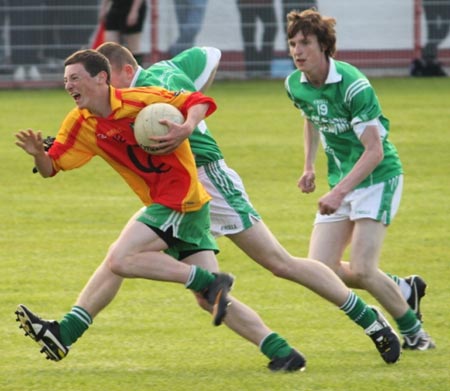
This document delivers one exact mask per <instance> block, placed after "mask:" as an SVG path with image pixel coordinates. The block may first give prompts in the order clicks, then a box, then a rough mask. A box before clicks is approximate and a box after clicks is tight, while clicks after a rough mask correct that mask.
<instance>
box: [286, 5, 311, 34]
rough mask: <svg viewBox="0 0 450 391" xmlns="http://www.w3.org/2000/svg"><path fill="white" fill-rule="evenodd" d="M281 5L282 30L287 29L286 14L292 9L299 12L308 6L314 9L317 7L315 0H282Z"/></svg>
mask: <svg viewBox="0 0 450 391" xmlns="http://www.w3.org/2000/svg"><path fill="white" fill-rule="evenodd" d="M282 7H283V14H282V20H283V23H284V30H283V31H286V29H287V14H288V13H289V12H291V11H292V10H296V11H300V12H301V11H304V10H307V9H309V8H315V9H316V10H317V9H318V7H317V0H297V1H293V0H282Z"/></svg>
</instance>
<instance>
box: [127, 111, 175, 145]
mask: <svg viewBox="0 0 450 391" xmlns="http://www.w3.org/2000/svg"><path fill="white" fill-rule="evenodd" d="M161 119H167V120H169V121H172V122H176V123H177V124H182V123H183V122H184V117H183V114H181V112H180V110H178V109H177V108H176V107H175V106H172V105H170V104H168V103H152V104H150V105H148V106H146V107H144V108H143V109H142V110H141V111H140V112H139V113H138V115H137V117H136V120H135V121H134V137H135V138H136V141H137V142H138V144H139V146H140V147H141V148H142V149H143V150H144V151H145V152H147V153H151V152H152V151H154V150H155V147H156V145H157V142H156V141H153V140H149V137H152V136H164V135H165V134H167V133H168V131H169V129H168V127H167V126H166V125H163V124H160V123H159V120H161Z"/></svg>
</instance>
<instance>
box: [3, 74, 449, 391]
mask: <svg viewBox="0 0 450 391" xmlns="http://www.w3.org/2000/svg"><path fill="white" fill-rule="evenodd" d="M373 84H374V85H375V88H376V90H377V92H378V95H379V98H380V101H381V103H382V106H383V109H384V112H385V114H386V116H387V117H388V118H389V119H390V120H391V135H390V137H391V139H392V140H393V142H394V143H395V144H396V146H397V148H398V150H399V152H400V155H401V158H402V160H403V164H404V167H405V172H406V174H405V188H404V196H403V200H402V205H401V208H400V213H399V214H398V216H397V217H396V219H395V221H394V223H393V225H392V227H391V228H390V229H389V232H388V235H387V237H386V241H385V245H384V249H383V254H382V261H381V266H382V268H383V270H385V271H389V272H392V273H395V274H399V275H408V274H411V273H417V274H420V275H422V276H423V277H424V278H425V279H426V280H427V282H428V284H429V289H428V292H427V296H426V297H425V299H424V301H423V305H422V309H423V313H424V321H425V327H426V330H427V331H428V332H430V333H431V335H432V336H433V337H434V338H435V340H436V343H437V349H435V350H434V351H429V352H404V353H403V355H402V358H401V361H400V362H399V363H398V364H395V365H391V366H388V365H386V364H384V363H383V361H382V360H381V358H380V357H379V356H378V354H377V353H376V351H375V348H374V346H373V345H372V342H371V341H370V340H369V339H368V338H367V337H366V336H364V333H363V331H362V330H361V329H360V328H358V327H357V326H355V325H353V324H352V323H351V322H350V321H349V320H348V319H347V318H346V317H345V316H344V315H343V314H342V313H341V312H340V311H338V310H337V309H335V307H334V306H332V305H331V304H329V303H327V302H326V301H324V300H322V299H320V298H319V297H317V296H316V295H314V294H313V293H312V292H310V291H308V290H307V289H305V288H303V287H301V286H297V285H295V284H293V283H291V282H287V281H283V280H280V279H276V278H274V277H272V276H271V275H270V273H269V272H267V271H266V270H263V269H262V268H261V267H259V266H257V265H256V264H254V263H253V262H252V261H251V260H249V259H247V258H246V257H245V256H244V255H243V254H242V253H240V252H239V250H237V248H236V247H234V246H233V245H232V244H231V243H230V242H229V241H227V240H226V239H221V240H220V241H219V244H220V246H221V249H222V251H221V253H220V254H219V260H220V262H221V267H222V269H223V270H226V271H230V272H232V273H233V274H234V275H236V277H237V283H236V285H235V288H234V292H233V293H234V295H235V296H236V297H238V298H240V299H241V300H242V301H244V302H245V303H247V304H249V305H250V306H251V307H252V308H254V309H255V310H256V311H258V312H259V314H260V315H261V316H262V318H263V319H264V320H265V322H266V323H267V324H268V325H269V326H270V327H271V328H272V329H273V330H275V331H277V332H279V333H280V334H282V335H283V336H285V337H286V338H287V339H288V340H289V342H290V343H291V344H292V345H293V346H295V347H296V348H298V349H299V350H301V351H302V352H303V353H304V354H305V355H306V357H307V359H308V368H307V370H306V371H305V372H304V373H292V374H278V373H277V374H273V373H270V372H268V370H267V369H266V368H265V366H266V365H267V359H266V358H265V357H264V356H263V355H262V354H261V353H259V351H258V349H257V348H256V347H255V346H253V345H251V344H250V343H248V342H246V341H244V340H243V339H241V338H240V337H238V336H237V335H235V334H233V333H232V332H231V331H230V330H228V329H227V328H226V327H224V326H221V327H219V328H214V327H212V326H211V324H210V317H209V315H207V314H206V313H203V312H202V311H200V310H199V309H197V307H196V304H195V303H194V300H193V298H192V297H191V295H190V294H189V293H188V292H185V291H184V289H183V288H182V287H179V286H175V285H171V284H164V283H159V282H149V281H142V280H129V281H126V282H125V284H124V286H123V288H122V290H121V292H120V293H119V295H118V296H117V298H116V300H115V301H114V302H113V303H112V304H111V305H110V306H109V307H108V308H107V309H106V310H105V311H103V312H102V313H101V314H100V315H99V316H98V317H97V318H96V319H95V322H94V324H93V326H92V327H91V329H90V330H89V331H88V332H87V333H86V334H85V335H84V336H83V337H82V338H81V339H80V340H79V341H78V342H77V343H76V344H75V345H74V346H73V348H72V350H71V352H70V354H69V355H68V357H67V358H66V359H65V360H63V361H62V362H59V363H54V362H49V361H46V360H45V359H44V356H43V355H40V354H39V349H38V345H37V344H35V343H34V342H33V341H31V339H27V338H24V337H23V336H22V332H21V331H19V330H18V327H17V323H16V322H15V320H14V311H15V308H16V305H17V304H18V303H24V304H27V305H29V306H30V308H31V309H33V310H34V311H36V312H37V313H38V314H40V315H41V316H43V317H45V318H50V319H52V318H53V319H57V320H60V319H61V317H62V316H63V314H64V313H66V312H67V311H68V310H69V309H70V307H71V305H72V304H73V303H74V301H75V299H76V297H77V295H78V293H79V291H80V290H81V289H82V287H83V286H84V284H85V283H86V281H87V279H88V278H89V276H90V275H91V274H92V272H93V271H94V270H95V268H96V267H97V265H98V264H99V263H100V262H101V260H102V259H103V257H104V255H105V253H106V250H107V248H108V246H109V244H110V243H111V242H112V241H113V240H114V239H115V238H116V236H117V235H118V233H119V232H120V230H121V228H122V226H123V225H124V224H125V222H126V221H127V219H128V218H129V216H131V214H132V213H133V212H135V210H137V208H138V207H140V204H139V201H138V200H137V199H136V197H135V196H134V195H133V193H132V192H131V191H130V190H129V189H128V188H127V186H126V185H125V184H124V183H123V181H122V180H121V179H120V178H119V177H118V176H117V175H116V174H115V173H114V172H113V171H112V170H111V169H110V168H109V167H107V166H106V164H104V163H103V162H102V161H100V160H99V159H94V161H93V162H91V163H90V164H89V165H87V166H86V167H84V168H83V169H80V170H76V171H73V172H68V173H61V174H59V175H58V176H57V177H55V178H53V179H46V180H44V179H42V178H40V177H38V176H37V175H32V174H31V168H32V161H31V158H30V157H29V156H27V155H25V154H24V153H23V152H22V151H21V150H20V149H19V148H17V147H15V146H14V137H13V135H14V133H15V132H16V131H17V130H18V129H24V128H27V127H31V128H34V129H42V130H43V131H44V134H46V135H47V134H54V133H55V131H56V129H57V128H58V126H59V124H60V122H61V120H62V119H63V117H64V115H65V113H66V112H67V111H68V110H69V109H70V108H72V107H73V103H72V100H71V99H70V98H69V97H68V96H67V95H66V94H65V93H64V92H63V91H59V90H58V91H57V90H50V91H1V92H0V103H1V107H2V120H1V121H0V129H1V133H0V134H1V137H0V152H1V156H2V164H1V168H0V170H1V179H2V190H3V191H2V192H1V193H0V201H1V202H0V221H2V226H1V231H0V245H1V251H0V257H1V259H0V268H1V273H0V276H1V277H0V278H1V284H0V289H1V299H0V300H1V306H0V332H1V336H2V338H1V339H0V362H1V370H0V389H1V390H5V391H6V390H7V391H16V390H29V391H31V390H48V389H61V390H76V391H93V390H110V391H115V390H127V389H128V390H133V391H140V390H185V391H189V390H196V391H201V390H208V391H210V390H216V389H227V390H245V391H252V390H258V391H259V390H304V391H313V390H321V391H328V390H329V391H341V390H342V391H365V390H370V391H372V390H373V389H380V390H396V391H403V390H405V391H406V390H408V391H409V390H411V389H413V390H416V391H421V390H427V391H428V390H429V391H433V390H436V391H437V390H439V391H446V390H448V389H450V380H449V375H448V363H449V361H450V353H449V348H450V344H449V335H450V334H449V324H450V315H449V302H450V299H449V293H448V281H449V277H450V272H449V266H448V257H449V254H450V239H449V223H448V221H449V216H450V206H449V205H450V203H449V202H448V197H449V196H448V195H449V194H450V181H449V173H450V155H449V153H448V146H449V145H450V122H449V118H450V106H449V102H450V93H449V91H450V79H448V78H445V79H409V78H408V79H374V80H373ZM209 93H210V95H211V96H213V97H214V98H215V99H216V101H217V103H218V106H219V109H218V111H217V113H215V114H214V115H213V116H212V117H211V118H210V119H209V121H208V123H209V125H210V127H211V129H212V131H213V133H214V135H215V137H216V138H217V140H218V141H219V144H220V145H221V147H222V149H223V151H224V153H225V156H226V158H227V162H228V164H229V165H230V166H231V167H233V168H234V169H235V170H236V171H238V172H239V174H240V175H241V176H242V178H243V179H244V183H245V185H246V188H247V191H248V193H249V194H250V197H251V199H252V202H253V204H254V205H255V207H256V208H257V209H258V211H259V212H260V213H261V214H262V216H263V217H264V220H265V221H266V223H267V225H268V226H269V227H270V228H271V229H272V231H273V233H274V234H275V235H276V236H277V237H278V238H279V240H280V241H281V242H282V243H283V244H284V245H285V247H286V248H287V249H288V250H289V251H291V252H292V253H293V254H297V255H300V256H301V255H305V254H306V252H307V246H308V238H309V234H310V230H311V223H312V220H313V216H314V212H315V207H316V202H317V199H318V197H319V196H320V195H321V194H323V193H324V192H326V191H327V188H326V184H325V175H324V174H325V171H324V170H325V166H324V158H323V156H322V155H319V160H318V164H317V174H318V177H319V178H318V188H317V190H316V192H315V193H313V194H310V195H303V194H301V192H300V191H299V190H298V189H297V187H296V182H297V179H298V178H299V176H300V173H301V170H302V164H303V154H302V133H301V118H300V114H299V112H298V111H297V110H295V109H294V108H293V107H292V105H291V103H290V101H289V100H288V99H287V97H286V96H285V92H284V89H283V83H282V82H281V81H273V82H262V81H261V82H221V83H217V84H216V85H215V86H214V87H213V88H212V89H211V90H210V91H209ZM361 294H362V296H363V297H364V298H365V299H366V300H367V301H368V302H370V303H375V302H374V300H373V299H372V298H371V297H370V296H368V295H367V294H365V293H364V292H362V293H361Z"/></svg>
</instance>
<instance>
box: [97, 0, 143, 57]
mask: <svg viewBox="0 0 450 391" xmlns="http://www.w3.org/2000/svg"><path fill="white" fill-rule="evenodd" d="M146 11H147V4H146V1H145V0H102V1H101V5H100V15H99V23H104V24H105V41H107V42H117V43H120V44H122V45H124V46H126V47H127V48H128V49H129V50H130V51H131V53H133V55H134V57H135V58H136V60H137V61H138V63H140V64H141V63H142V59H143V53H142V48H141V40H142V30H143V26H144V19H145V15H146Z"/></svg>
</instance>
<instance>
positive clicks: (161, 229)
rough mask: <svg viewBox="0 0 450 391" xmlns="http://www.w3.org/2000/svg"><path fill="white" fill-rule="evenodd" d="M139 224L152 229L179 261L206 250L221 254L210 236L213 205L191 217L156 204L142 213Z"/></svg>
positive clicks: (207, 205)
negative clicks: (210, 218)
mask: <svg viewBox="0 0 450 391" xmlns="http://www.w3.org/2000/svg"><path fill="white" fill-rule="evenodd" d="M137 221H140V222H141V223H144V224H146V225H147V226H149V227H150V228H152V229H153V230H154V231H155V232H156V233H157V234H158V235H159V236H160V237H161V239H163V240H164V241H165V242H166V243H167V245H168V246H169V248H168V250H166V253H168V254H169V255H171V256H173V257H174V258H176V259H179V260H181V259H183V258H186V257H187V256H189V255H191V254H194V253H196V252H199V251H205V250H210V251H214V252H215V253H218V252H219V248H218V246H217V243H216V241H215V239H214V237H213V236H212V235H211V232H210V220H209V204H205V205H204V206H203V207H202V208H201V209H200V210H198V211H196V212H189V213H183V212H177V211H175V210H173V209H169V208H167V207H165V206H163V205H161V204H152V205H150V206H148V207H147V208H144V209H142V213H141V214H140V215H139V216H138V218H137Z"/></svg>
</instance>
